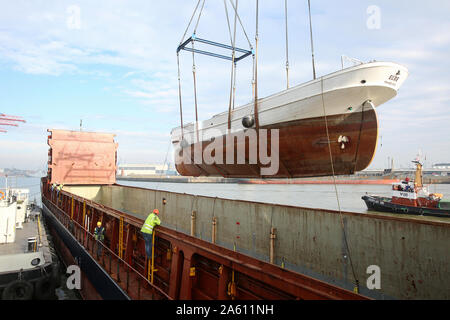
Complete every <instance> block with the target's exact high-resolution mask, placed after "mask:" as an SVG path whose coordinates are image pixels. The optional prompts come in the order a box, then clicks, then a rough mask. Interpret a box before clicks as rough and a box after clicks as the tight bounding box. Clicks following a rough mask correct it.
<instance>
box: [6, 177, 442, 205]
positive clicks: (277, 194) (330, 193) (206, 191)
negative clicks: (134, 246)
mask: <svg viewBox="0 0 450 320" xmlns="http://www.w3.org/2000/svg"><path fill="white" fill-rule="evenodd" d="M117 183H118V184H122V185H127V186H135V187H141V188H148V189H156V190H164V191H171V192H178V193H187V194H196V195H201V196H208V197H218V198H225V199H233V200H234V199H236V200H244V201H254V202H264V203H276V204H283V205H290V206H299V207H306V208H316V209H329V210H338V209H339V206H338V200H337V199H339V205H340V208H341V210H342V211H349V212H360V213H365V212H368V210H367V207H366V205H365V203H364V201H363V200H362V199H361V197H362V196H363V195H365V194H366V193H367V194H377V195H380V196H386V197H390V196H391V190H390V186H389V185H363V184H355V185H348V184H337V185H336V189H335V186H334V185H333V184H327V185H323V184H320V185H319V184H318V185H313V184H304V185H300V184H265V185H264V184H238V183H168V182H140V181H126V180H121V181H118V182H117ZM8 185H9V186H10V187H13V188H27V189H30V197H29V198H30V200H31V201H33V200H34V199H36V203H37V204H38V205H40V203H41V195H40V178H37V177H9V178H8ZM4 186H5V178H4V177H0V188H4ZM336 190H337V195H338V197H336ZM429 191H430V192H436V193H442V194H443V195H444V200H447V201H449V200H450V184H432V185H430V186H429Z"/></svg>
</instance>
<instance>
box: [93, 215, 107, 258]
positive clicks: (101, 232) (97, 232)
mask: <svg viewBox="0 0 450 320" xmlns="http://www.w3.org/2000/svg"><path fill="white" fill-rule="evenodd" d="M94 238H95V240H97V258H98V257H99V256H100V255H101V254H102V244H101V242H103V240H105V228H104V227H102V223H101V221H99V222H97V227H95V229H94Z"/></svg>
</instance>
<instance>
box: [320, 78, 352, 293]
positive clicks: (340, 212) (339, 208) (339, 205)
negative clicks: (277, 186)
mask: <svg viewBox="0 0 450 320" xmlns="http://www.w3.org/2000/svg"><path fill="white" fill-rule="evenodd" d="M320 86H321V96H322V108H323V116H324V118H325V129H326V133H327V140H328V151H329V153H330V163H331V171H332V172H333V183H334V191H335V192H336V200H337V204H338V210H339V219H340V222H341V228H342V232H343V234H344V242H345V247H346V250H347V252H348V259H349V261H350V267H351V269H352V274H353V279H354V280H355V287H354V291H355V292H356V293H358V292H359V281H358V278H357V276H356V273H355V269H354V267H353V262H352V257H351V254H350V247H349V245H348V241H347V233H346V232H345V226H344V221H343V218H342V211H341V204H340V201H339V194H338V191H337V185H336V175H335V172H334V164H333V154H332V152H331V141H330V133H329V130H328V119H327V114H326V111H325V101H324V97H323V77H321V78H320Z"/></svg>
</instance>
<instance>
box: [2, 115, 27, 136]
mask: <svg viewBox="0 0 450 320" xmlns="http://www.w3.org/2000/svg"><path fill="white" fill-rule="evenodd" d="M18 122H22V123H25V122H26V121H25V120H24V119H23V118H22V117H19V116H12V115H8V114H4V113H0V132H3V133H6V132H7V130H5V129H2V126H11V127H18V126H19V125H18Z"/></svg>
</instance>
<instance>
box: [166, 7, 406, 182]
mask: <svg viewBox="0 0 450 320" xmlns="http://www.w3.org/2000/svg"><path fill="white" fill-rule="evenodd" d="M199 3H200V1H199ZM199 3H198V4H197V8H198V5H199ZM230 3H231V6H232V8H233V9H234V14H235V26H236V18H237V19H238V20H239V22H240V18H239V15H238V13H237V1H236V2H233V1H231V0H230ZM285 4H286V7H285V8H286V12H287V1H286V2H285ZM203 5H204V0H203V3H202V7H201V9H200V13H199V17H198V18H200V15H201V10H202V9H203ZM197 8H196V10H197ZM256 8H257V12H258V3H257V6H256ZM194 15H195V11H194ZM194 15H193V17H194ZM257 15H258V13H257ZM286 16H287V15H286ZM256 21H257V20H256ZM191 22H192V18H191ZM197 25H198V21H197ZM188 27H189V26H188ZM195 31H196V30H194V33H193V36H192V37H190V38H189V39H187V40H186V41H184V39H183V40H182V41H181V43H180V46H179V47H178V51H177V52H178V53H179V52H180V51H181V50H187V51H191V52H192V55H194V53H200V54H207V55H210V56H214V57H218V58H224V59H228V60H231V61H232V79H233V72H235V68H234V67H233V66H235V64H236V62H238V61H239V60H240V59H243V58H245V57H247V56H250V55H252V57H253V61H254V90H253V91H254V99H253V102H251V103H249V104H247V105H244V106H240V107H236V108H233V109H231V101H232V100H233V101H234V96H232V95H233V94H234V92H233V90H230V106H229V110H228V111H225V112H222V113H220V114H217V115H215V116H213V117H212V118H210V119H207V120H204V121H201V122H198V116H197V102H195V103H196V105H195V111H196V113H195V114H196V120H197V121H196V122H195V123H189V124H184V123H183V120H182V104H181V85H180V86H179V89H180V114H181V126H179V127H177V128H174V129H173V130H172V132H171V135H172V143H173V145H174V149H175V163H176V169H177V171H178V172H179V173H180V174H181V175H183V176H224V177H241V178H256V177H264V176H265V175H264V171H263V170H261V169H262V168H263V167H265V165H264V164H263V163H262V161H260V160H259V159H258V161H252V157H251V151H250V146H252V145H256V146H257V147H258V149H260V148H268V150H266V151H265V152H266V153H265V154H271V152H274V151H275V152H278V155H277V156H278V157H277V160H278V162H279V166H278V167H277V171H276V172H272V173H270V177H280V178H295V177H312V176H327V175H342V174H353V173H354V172H356V171H361V170H363V169H365V168H366V167H368V166H369V164H370V162H371V161H372V159H373V156H374V154H375V150H376V145H377V138H378V120H377V114H376V110H375V108H376V107H378V106H380V105H381V104H383V103H385V102H387V101H389V100H390V99H392V98H393V97H395V96H396V95H397V92H398V90H399V88H400V87H401V85H402V84H403V82H404V81H405V79H406V78H407V76H408V70H407V69H406V68H405V67H404V66H401V65H399V64H396V63H392V62H369V63H361V64H359V65H356V66H352V67H349V68H346V69H343V70H339V71H336V72H334V73H331V74H328V75H325V76H322V77H320V78H317V79H316V77H315V70H314V69H313V70H314V71H313V72H314V79H313V80H311V81H309V82H306V83H304V84H300V85H297V86H294V87H291V88H287V89H286V90H283V91H281V92H278V93H275V94H273V95H270V96H268V97H265V98H261V99H258V96H257V54H258V49H257V45H258V43H257V41H258V28H257V27H256V37H255V49H253V47H251V48H250V50H243V49H240V48H236V47H235V45H234V40H233V39H232V41H231V46H228V45H223V44H219V43H216V42H212V41H208V40H204V39H200V38H197V36H196V34H195ZM286 32H287V23H286ZM196 42H202V43H203V44H207V45H211V46H215V47H221V48H225V49H229V50H230V51H231V57H228V56H223V55H218V54H214V53H212V52H206V51H200V50H197V49H195V47H194V43H196ZM189 44H191V45H192V46H191V47H188V45H189ZM311 45H312V42H311ZM250 46H251V45H250ZM286 56H287V54H286ZM313 57H314V55H313ZM286 62H287V63H286V73H287V79H288V60H287V61H286ZM313 68H314V60H313ZM232 81H233V80H232ZM195 85H196V83H195V69H194V89H195ZM232 86H233V83H232ZM195 101H196V97H195ZM253 129H255V130H254V131H256V135H255V134H249V133H250V132H251V131H252V130H253ZM261 129H267V143H264V144H261V139H260V138H261V136H260V134H259V132H261ZM273 129H277V130H278V131H277V133H278V136H273V137H274V138H276V139H277V142H278V144H277V148H276V149H273V150H271V146H272V141H271V138H272V134H271V132H273V131H272V130H273ZM227 137H228V142H230V141H232V142H233V143H231V144H227V143H226V142H227ZM264 137H265V132H264ZM230 138H231V139H230ZM217 141H219V143H217ZM213 143H215V144H214V151H213V152H212V154H213V155H214V156H216V157H217V155H218V154H221V157H219V158H221V159H223V161H222V162H212V163H211V161H201V162H199V161H194V156H195V150H201V151H205V150H207V148H208V146H209V149H211V145H210V144H213ZM227 147H228V148H233V150H228V152H230V151H233V153H232V157H233V158H232V159H231V160H232V161H230V158H227V157H226V153H227ZM239 150H241V151H242V150H245V155H244V156H243V159H244V161H237V159H238V156H237V155H236V154H237V152H238V151H239ZM186 154H188V155H189V157H186ZM259 154H260V153H258V155H259ZM196 159H198V158H196ZM241 160H242V159H241Z"/></svg>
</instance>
